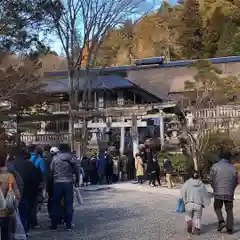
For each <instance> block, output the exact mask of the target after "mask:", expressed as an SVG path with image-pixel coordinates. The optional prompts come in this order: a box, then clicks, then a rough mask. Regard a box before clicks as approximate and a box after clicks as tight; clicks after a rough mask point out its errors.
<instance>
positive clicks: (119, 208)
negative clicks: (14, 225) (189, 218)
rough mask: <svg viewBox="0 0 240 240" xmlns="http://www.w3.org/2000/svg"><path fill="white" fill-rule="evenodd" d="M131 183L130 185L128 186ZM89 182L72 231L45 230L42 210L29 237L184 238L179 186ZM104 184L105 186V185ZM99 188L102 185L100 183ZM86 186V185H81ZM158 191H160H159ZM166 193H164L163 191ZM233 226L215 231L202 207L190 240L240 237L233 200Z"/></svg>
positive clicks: (238, 206)
mask: <svg viewBox="0 0 240 240" xmlns="http://www.w3.org/2000/svg"><path fill="white" fill-rule="evenodd" d="M132 186H134V187H132ZM104 187H105V189H102V190H101V189H100V187H95V191H94V190H93V186H91V187H90V186H89V187H88V188H89V189H90V188H91V191H82V195H83V199H84V205H82V206H76V207H75V216H74V223H75V224H76V229H75V230H74V231H73V232H70V233H68V232H65V231H64V229H63V228H60V229H59V232H57V233H56V232H50V231H49V230H48V226H49V221H48V219H47V215H46V214H45V213H44V211H43V212H42V213H41V214H40V223H41V225H42V226H43V229H42V230H39V231H33V232H31V234H30V240H31V239H34V240H60V239H63V240H70V239H71V240H185V239H186V233H185V229H184V215H183V214H178V213H176V212H175V209H176V202H177V199H178V194H177V193H178V191H179V187H178V188H176V189H170V190H168V189H165V188H163V187H162V188H156V189H152V188H148V187H146V186H137V185H135V184H132V183H121V184H114V185H111V188H110V189H107V188H106V186H104ZM107 187H108V186H107ZM101 188H102V186H101ZM85 190H87V189H85ZM159 193H161V194H159ZM163 193H166V194H163ZM234 214H235V223H236V225H235V230H236V233H235V234H234V235H232V236H228V235H222V234H219V233H217V232H216V226H217V223H216V217H215V214H214V211H213V208H212V206H211V207H209V208H207V209H205V210H204V214H203V224H204V226H203V234H202V235H201V236H194V238H193V239H194V240H198V239H199V240H200V239H201V240H205V239H206V240H207V239H208V240H219V239H224V240H238V239H240V201H238V200H236V201H235V206H234Z"/></svg>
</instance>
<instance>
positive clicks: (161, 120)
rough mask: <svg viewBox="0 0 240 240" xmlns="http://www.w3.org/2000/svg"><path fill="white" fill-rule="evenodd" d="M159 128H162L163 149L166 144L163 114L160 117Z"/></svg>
mask: <svg viewBox="0 0 240 240" xmlns="http://www.w3.org/2000/svg"><path fill="white" fill-rule="evenodd" d="M159 120H160V121H159V128H160V143H161V149H163V146H164V118H163V116H160V118H159Z"/></svg>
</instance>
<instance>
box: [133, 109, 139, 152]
mask: <svg viewBox="0 0 240 240" xmlns="http://www.w3.org/2000/svg"><path fill="white" fill-rule="evenodd" d="M132 145H133V157H135V155H136V154H137V153H138V152H139V136H138V127H137V116H136V115H135V114H134V115H132Z"/></svg>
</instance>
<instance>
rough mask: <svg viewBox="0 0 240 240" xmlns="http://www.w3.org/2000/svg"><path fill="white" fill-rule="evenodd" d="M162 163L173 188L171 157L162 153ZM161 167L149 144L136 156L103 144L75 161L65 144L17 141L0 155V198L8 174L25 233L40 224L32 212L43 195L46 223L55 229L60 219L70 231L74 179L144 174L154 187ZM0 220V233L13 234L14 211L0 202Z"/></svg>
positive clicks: (141, 178)
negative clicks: (94, 151)
mask: <svg viewBox="0 0 240 240" xmlns="http://www.w3.org/2000/svg"><path fill="white" fill-rule="evenodd" d="M163 169H164V172H165V174H166V180H167V182H168V187H169V188H172V187H173V184H172V179H171V176H172V172H173V166H172V163H171V160H170V157H166V158H165V159H164V165H163ZM160 172H161V171H160V166H159V163H158V160H157V157H156V155H154V153H153V152H152V150H151V149H149V148H147V149H144V150H142V151H141V152H140V153H139V154H137V155H136V156H135V158H133V156H132V153H131V154H127V153H125V154H122V155H121V156H119V157H116V156H115V155H114V154H113V153H112V152H111V151H109V150H108V149H106V150H103V151H99V153H98V154H95V155H92V156H91V157H86V156H84V157H83V158H82V159H81V161H80V159H78V158H77V157H76V155H75V153H73V152H71V149H70V147H69V145H67V144H60V145H59V146H58V147H56V146H53V147H51V146H45V147H44V149H42V148H41V147H38V146H35V145H30V146H28V147H27V146H25V145H24V144H20V146H15V147H11V148H9V150H8V151H7V155H6V156H5V157H2V158H0V183H1V185H0V193H1V192H2V195H1V194H0V203H1V201H5V199H1V196H6V194H7V192H8V191H9V190H10V187H9V186H10V185H9V178H10V176H11V177H12V179H13V181H12V182H13V183H12V186H11V189H12V190H13V192H14V197H15V199H16V202H17V207H16V209H15V212H16V213H18V214H19V216H20V220H21V224H22V226H23V229H24V231H25V234H26V237H27V236H28V232H29V230H30V229H38V228H40V225H39V222H38V217H37V216H38V214H37V213H38V210H39V208H40V207H41V205H42V203H43V202H44V201H45V200H46V199H47V208H48V214H49V218H50V219H51V226H50V229H51V230H52V231H57V230H58V225H59V224H65V225H66V230H67V231H71V230H72V228H73V226H74V225H73V223H72V218H73V213H74V209H73V199H74V191H75V190H76V189H77V188H78V187H79V184H82V185H88V184H89V183H90V184H112V183H113V182H117V181H126V180H132V179H135V178H136V179H137V180H138V182H139V184H142V183H143V182H144V181H146V180H149V186H151V187H156V186H157V185H156V182H157V183H158V185H159V186H160V185H161V182H160ZM81 176H82V181H81V180H80V179H81ZM0 206H1V204H0ZM0 225H1V239H6V240H13V239H14V233H15V230H16V214H9V213H8V211H7V209H3V208H2V209H1V208H0Z"/></svg>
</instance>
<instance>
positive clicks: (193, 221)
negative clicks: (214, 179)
mask: <svg viewBox="0 0 240 240" xmlns="http://www.w3.org/2000/svg"><path fill="white" fill-rule="evenodd" d="M180 199H182V200H183V202H184V204H185V220H186V223H187V232H188V234H189V235H191V234H196V235H200V230H201V218H202V211H203V208H205V207H207V206H209V204H210V195H209V193H208V191H207V189H206V187H205V185H204V183H203V182H202V180H201V179H200V178H199V174H198V173H197V172H194V174H193V176H192V178H190V179H188V180H187V181H186V182H185V183H184V185H183V186H182V188H181V190H180Z"/></svg>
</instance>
